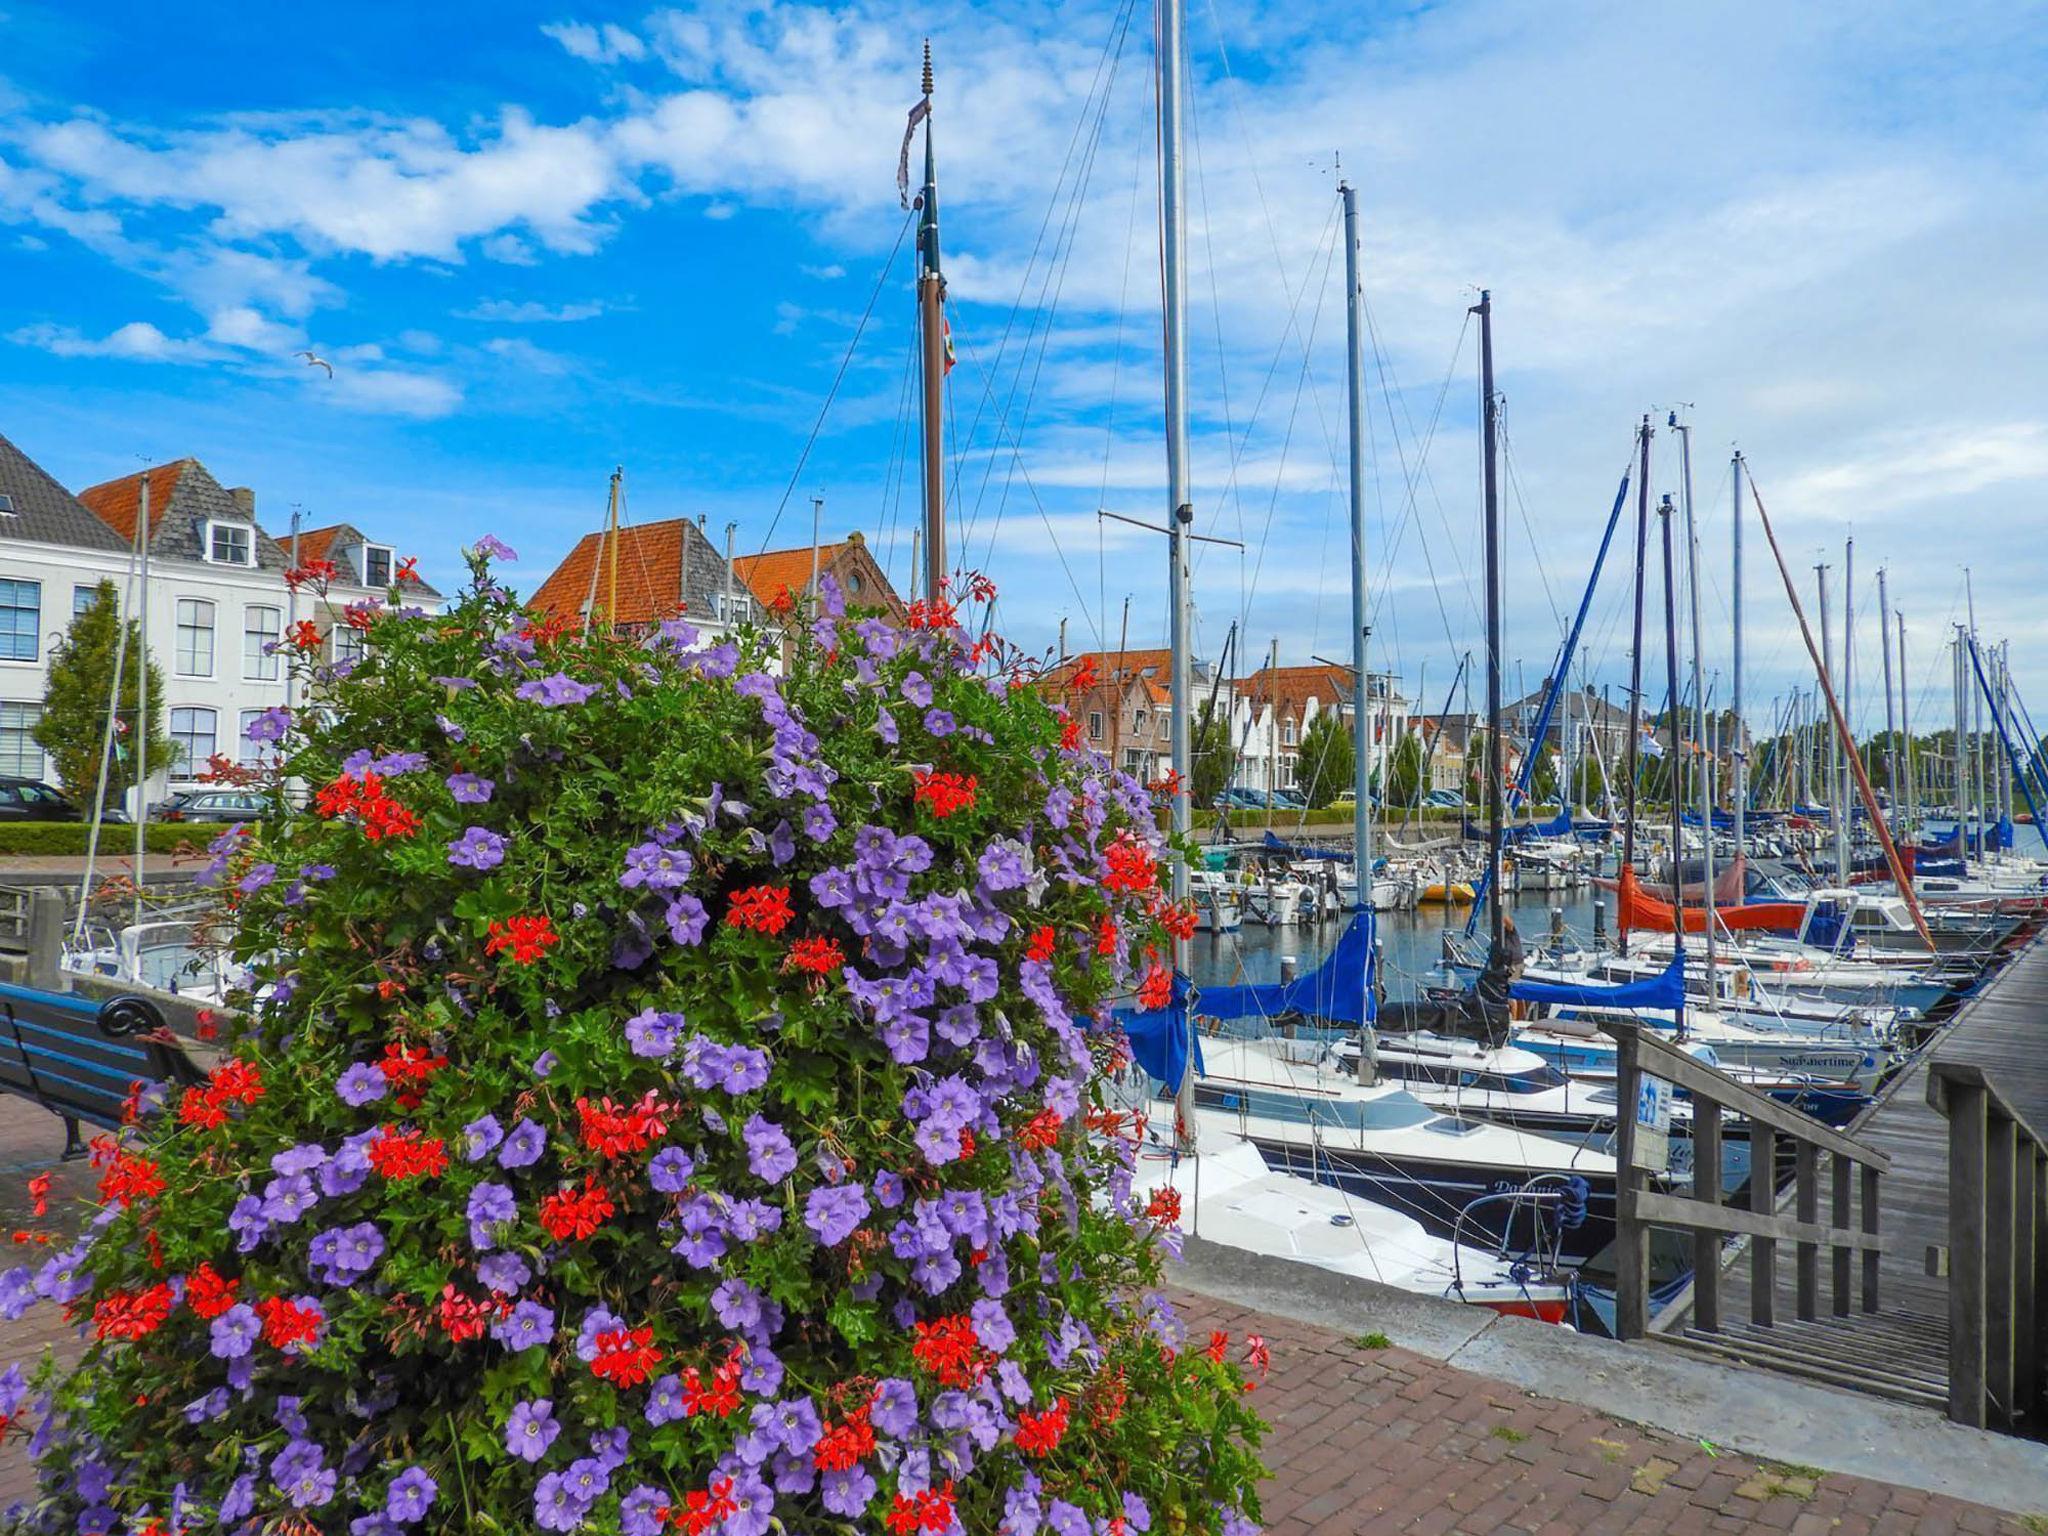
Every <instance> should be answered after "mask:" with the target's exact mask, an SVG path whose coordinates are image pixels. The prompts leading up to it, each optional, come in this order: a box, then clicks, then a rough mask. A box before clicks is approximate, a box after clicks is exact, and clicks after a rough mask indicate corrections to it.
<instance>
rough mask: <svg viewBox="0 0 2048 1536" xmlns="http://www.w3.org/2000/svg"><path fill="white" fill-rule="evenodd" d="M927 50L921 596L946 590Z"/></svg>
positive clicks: (938, 282) (931, 598)
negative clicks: (922, 585)
mask: <svg viewBox="0 0 2048 1536" xmlns="http://www.w3.org/2000/svg"><path fill="white" fill-rule="evenodd" d="M931 108H932V45H931V41H930V39H926V41H925V45H924V191H923V192H922V193H921V194H920V196H919V199H918V203H919V208H920V215H919V218H918V225H917V324H918V337H919V341H920V343H921V349H920V350H921V355H922V358H923V371H924V412H923V428H924V596H925V600H926V601H927V602H937V601H938V600H939V599H940V598H941V597H942V596H943V595H944V593H945V588H946V578H947V571H946V484H945V446H944V441H945V411H946V316H945V302H946V280H945V278H944V276H942V275H941V273H940V269H939V167H938V160H937V158H936V157H935V155H934V152H933V148H932V110H931Z"/></svg>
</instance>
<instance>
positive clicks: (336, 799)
mask: <svg viewBox="0 0 2048 1536" xmlns="http://www.w3.org/2000/svg"><path fill="white" fill-rule="evenodd" d="M313 809H314V810H316V811H318V812H319V813H320V814H321V815H322V816H325V817H327V818H329V819H330V820H332V819H333V818H334V817H336V816H350V815H353V816H355V817H357V818H359V819H360V820H361V822H362V824H363V836H365V837H367V838H368V839H369V840H370V841H371V842H373V843H377V842H382V841H383V840H384V839H385V838H387V837H411V836H412V835H413V834H414V833H415V832H417V831H419V829H420V819H419V817H418V816H416V815H414V814H413V813H412V812H411V811H410V810H408V809H407V808H406V807H405V806H403V805H401V804H400V803H399V802H398V801H396V800H394V799H392V798H391V797H390V796H389V795H388V794H386V793H385V792H384V781H383V780H382V779H380V778H378V777H377V775H376V774H374V773H365V774H364V775H363V776H362V778H360V779H356V778H353V777H351V776H350V775H348V774H346V773H344V774H343V775H342V776H341V777H340V778H338V779H336V780H335V781H334V782H333V783H332V784H328V785H324V786H323V787H322V788H321V789H320V790H319V791H318V792H317V793H316V794H315V795H314V796H313Z"/></svg>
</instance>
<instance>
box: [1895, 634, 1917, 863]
mask: <svg viewBox="0 0 2048 1536" xmlns="http://www.w3.org/2000/svg"><path fill="white" fill-rule="evenodd" d="M1894 617H1895V618H1896V619H1897V621H1898V626H1899V729H1900V731H1901V732H1903V733H1904V735H1905V738H1906V805H1907V808H1908V820H1909V822H1910V823H1911V825H1908V826H1906V827H1905V829H1904V830H1906V831H1911V830H1912V826H1913V825H1917V824H1918V822H1919V819H1920V816H1919V810H1920V783H1919V777H1918V775H1917V774H1916V773H1915V772H1914V768H1913V687H1912V684H1910V683H1909V682H1907V680H1906V679H1907V678H1909V677H1910V676H1911V675H1912V674H1911V673H1909V672H1908V671H1907V670H1906V615H1905V614H1904V613H1903V612H1900V613H1898V614H1896V615H1895V616H1894Z"/></svg>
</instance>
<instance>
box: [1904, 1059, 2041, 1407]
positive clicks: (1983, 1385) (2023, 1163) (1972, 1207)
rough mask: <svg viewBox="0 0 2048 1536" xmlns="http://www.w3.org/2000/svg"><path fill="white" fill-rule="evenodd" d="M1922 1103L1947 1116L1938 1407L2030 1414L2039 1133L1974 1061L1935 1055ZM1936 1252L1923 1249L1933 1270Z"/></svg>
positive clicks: (2037, 1337)
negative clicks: (1944, 1349) (1943, 1382)
mask: <svg viewBox="0 0 2048 1536" xmlns="http://www.w3.org/2000/svg"><path fill="white" fill-rule="evenodd" d="M1927 1102H1928V1103H1930V1104H1932V1105H1933V1106H1934V1108H1935V1109H1936V1111H1938V1112H1939V1113H1940V1114H1941V1115H1943V1116H1944V1117H1945V1118H1946V1119H1947V1120H1948V1201H1949V1205H1948V1252H1947V1254H1946V1256H1945V1257H1946V1261H1947V1266H1948V1416H1949V1417H1950V1418H1952V1419H1954V1420H1956V1421H1957V1422H1959V1423H1962V1424H1972V1425H1975V1426H1977V1427H1978V1428H1980V1429H1983V1428H1987V1427H1993V1426H1996V1427H1999V1428H2007V1427H2010V1426H2012V1425H2014V1424H2017V1423H2020V1422H2021V1421H2023V1420H2030V1421H2038V1416H2039V1414H2040V1413H2041V1412H2042V1411H2043V1410H2044V1409H2048V1399H2044V1384H2043V1376H2044V1372H2043V1364H2042V1358H2041V1356H2042V1350H2043V1347H2044V1345H2048V1144H2044V1143H2043V1142H2042V1140H2041V1136H2040V1133H2039V1132H2038V1131H2036V1130H2035V1128H2034V1127H2032V1126H2030V1125H2028V1124H2027V1122H2026V1120H2025V1119H2024V1118H2023V1117H2022V1116H2021V1115H2020V1113H2019V1112H2018V1111H2017V1110H2015V1109H2014V1108H2013V1107H2012V1106H2011V1104H2009V1103H2007V1102H2006V1100H2005V1098H2004V1096H2003V1095H2001V1094H2000V1093H1999V1091H1998V1089H1997V1088H1996V1087H1995V1086H1993V1084H1992V1082H1991V1080H1990V1079H1989V1078H1988V1077H1987V1076H1986V1075H1985V1073H1984V1070H1983V1068H1981V1067H1973V1066H1967V1065H1965V1064H1963V1063H1961V1062H1951V1061H1937V1062H1935V1063H1934V1064H1933V1066H1932V1068H1931V1070H1930V1071H1929V1072H1928V1074H1927ZM1943 1257H1944V1256H1943V1255H1941V1254H1940V1253H1939V1251H1938V1250H1937V1251H1935V1252H1930V1254H1929V1255H1928V1258H1929V1261H1930V1264H1929V1267H1930V1268H1931V1269H1935V1270H1936V1271H1937V1272H1938V1269H1939V1263H1940V1260H1941V1259H1942V1258H1943Z"/></svg>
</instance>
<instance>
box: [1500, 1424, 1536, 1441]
mask: <svg viewBox="0 0 2048 1536" xmlns="http://www.w3.org/2000/svg"><path fill="white" fill-rule="evenodd" d="M1492 1434H1493V1438H1494V1439H1496V1440H1505V1441H1507V1443H1508V1444H1509V1445H1520V1444H1521V1443H1522V1442H1523V1441H1524V1440H1526V1439H1528V1438H1529V1437H1528V1436H1527V1435H1525V1434H1523V1433H1522V1431H1521V1430H1519V1429H1516V1428H1515V1427H1514V1425H1512V1424H1496V1425H1494V1426H1493V1430H1492Z"/></svg>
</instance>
